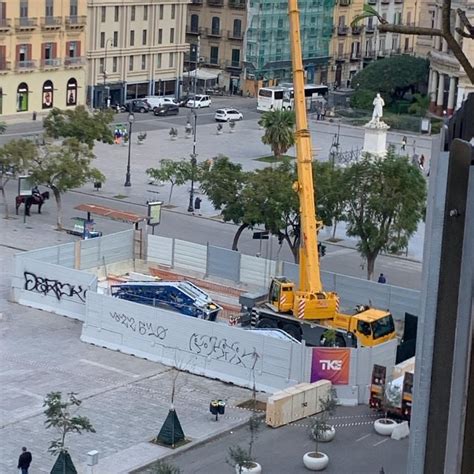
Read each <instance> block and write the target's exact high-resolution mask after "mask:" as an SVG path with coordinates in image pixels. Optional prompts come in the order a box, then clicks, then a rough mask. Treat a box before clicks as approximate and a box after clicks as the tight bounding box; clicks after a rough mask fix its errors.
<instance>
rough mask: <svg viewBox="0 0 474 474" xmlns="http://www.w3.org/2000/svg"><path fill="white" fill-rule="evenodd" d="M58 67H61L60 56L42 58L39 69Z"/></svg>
mask: <svg viewBox="0 0 474 474" xmlns="http://www.w3.org/2000/svg"><path fill="white" fill-rule="evenodd" d="M58 67H61V59H60V58H54V59H42V60H41V69H43V70H47V69H57V68H58Z"/></svg>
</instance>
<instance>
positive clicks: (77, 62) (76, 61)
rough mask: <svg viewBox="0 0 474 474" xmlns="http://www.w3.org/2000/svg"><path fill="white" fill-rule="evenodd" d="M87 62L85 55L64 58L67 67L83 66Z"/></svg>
mask: <svg viewBox="0 0 474 474" xmlns="http://www.w3.org/2000/svg"><path fill="white" fill-rule="evenodd" d="M85 63H86V61H85V58H84V57H83V56H75V57H73V58H70V57H67V58H64V66H66V67H67V68H75V67H82V66H84V64H85Z"/></svg>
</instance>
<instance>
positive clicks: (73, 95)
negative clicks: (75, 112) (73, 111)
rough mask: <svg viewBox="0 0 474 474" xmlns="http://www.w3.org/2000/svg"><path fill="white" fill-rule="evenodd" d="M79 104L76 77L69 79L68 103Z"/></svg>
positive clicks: (67, 88)
mask: <svg viewBox="0 0 474 474" xmlns="http://www.w3.org/2000/svg"><path fill="white" fill-rule="evenodd" d="M76 104H77V81H76V79H74V78H71V79H69V81H67V87H66V105H76Z"/></svg>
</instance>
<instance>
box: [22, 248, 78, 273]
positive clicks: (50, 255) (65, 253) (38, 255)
mask: <svg viewBox="0 0 474 474" xmlns="http://www.w3.org/2000/svg"><path fill="white" fill-rule="evenodd" d="M17 255H18V256H20V255H21V256H23V257H25V258H29V259H31V260H38V261H41V262H47V263H53V264H55V265H61V266H62V267H67V268H74V242H69V243H67V244H61V245H55V246H54V247H45V248H42V249H37V250H30V251H28V252H23V253H21V254H17Z"/></svg>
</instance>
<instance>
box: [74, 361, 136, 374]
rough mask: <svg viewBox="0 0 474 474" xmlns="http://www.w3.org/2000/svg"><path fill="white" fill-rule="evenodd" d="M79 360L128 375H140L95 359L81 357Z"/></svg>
mask: <svg viewBox="0 0 474 474" xmlns="http://www.w3.org/2000/svg"><path fill="white" fill-rule="evenodd" d="M79 362H82V363H83V364H89V365H94V366H95V367H100V368H101V369H106V370H110V371H112V372H117V373H118V374H123V375H128V376H129V377H134V378H136V377H139V375H137V374H133V373H132V372H127V371H126V370H122V369H117V368H115V367H111V366H110V365H105V364H100V363H99V362H94V361H93V360H88V359H79Z"/></svg>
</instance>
